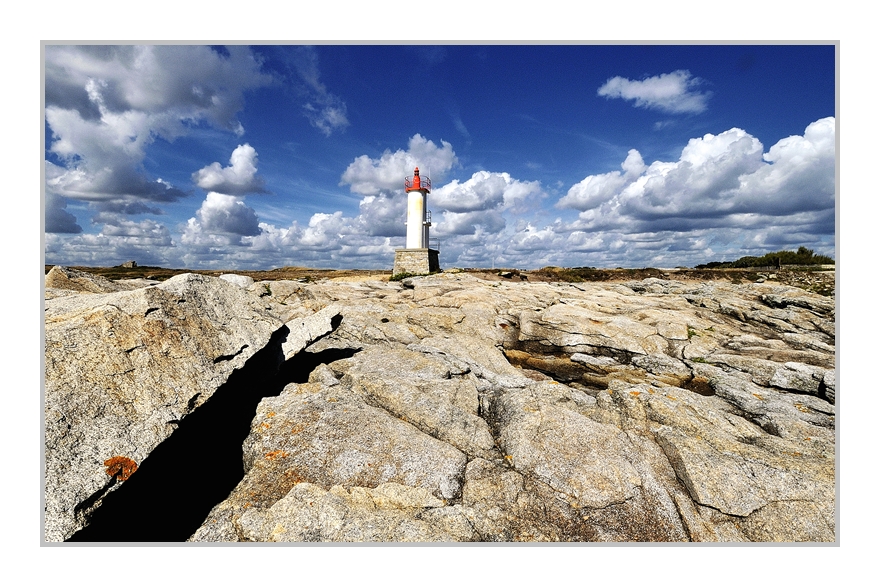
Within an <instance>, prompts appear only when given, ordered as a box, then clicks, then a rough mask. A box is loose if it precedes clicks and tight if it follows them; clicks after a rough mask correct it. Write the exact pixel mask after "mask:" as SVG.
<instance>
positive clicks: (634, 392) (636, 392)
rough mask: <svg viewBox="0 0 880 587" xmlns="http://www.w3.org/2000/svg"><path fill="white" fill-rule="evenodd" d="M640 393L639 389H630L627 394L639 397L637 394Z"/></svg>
mask: <svg viewBox="0 0 880 587" xmlns="http://www.w3.org/2000/svg"><path fill="white" fill-rule="evenodd" d="M641 393H642V392H641V391H631V392H629V394H630V395H631V396H633V397H639V395H640V394H641Z"/></svg>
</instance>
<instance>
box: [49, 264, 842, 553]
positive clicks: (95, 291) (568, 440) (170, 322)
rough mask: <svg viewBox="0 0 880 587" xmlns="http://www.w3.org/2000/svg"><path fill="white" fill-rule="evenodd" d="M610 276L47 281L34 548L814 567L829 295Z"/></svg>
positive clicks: (829, 351) (828, 452)
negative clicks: (590, 554) (367, 550)
mask: <svg viewBox="0 0 880 587" xmlns="http://www.w3.org/2000/svg"><path fill="white" fill-rule="evenodd" d="M634 277H636V278H637V279H633V280H628V281H627V280H623V281H620V280H617V281H592V282H580V283H571V282H569V283H563V282H553V281H550V280H547V281H539V280H537V279H533V278H527V279H522V278H520V277H519V275H514V274H511V275H506V276H505V275H498V274H497V273H494V272H493V273H492V274H491V275H482V276H477V275H474V274H470V273H466V272H461V273H444V274H438V275H434V276H430V277H423V278H409V279H406V280H403V281H402V282H388V281H387V278H385V279H375V280H371V279H370V278H369V277H366V278H364V279H352V280H348V281H346V280H335V281H334V280H328V279H319V280H317V281H313V282H310V283H304V282H300V281H294V280H275V281H258V282H253V280H252V279H251V278H250V277H246V276H240V275H239V276H223V277H221V278H216V277H211V276H204V275H192V274H189V275H178V276H176V277H173V278H171V279H169V280H167V281H165V282H162V283H161V284H159V283H158V282H150V281H144V280H131V281H125V280H122V281H108V280H105V279H102V278H100V277H96V276H94V275H89V274H85V273H81V272H78V271H75V270H70V269H63V268H55V269H53V270H52V271H50V272H49V273H48V274H47V275H46V300H47V301H46V320H45V329H46V361H45V365H46V391H45V400H46V412H45V414H46V416H45V417H46V433H45V436H46V438H45V443H46V449H45V456H46V495H45V503H46V512H45V539H46V540H47V541H63V540H102V541H113V540H165V541H174V540H190V541H197V542H199V541H282V542H304V541H391V542H404V541H614V542H622V541H676V542H677V541H735V542H748V541H775V542H780V541H781V542H799V541H808V542H834V541H835V540H836V534H835V498H836V496H835V399H836V392H837V389H836V377H835V304H834V299H833V297H828V296H823V295H820V294H817V293H813V292H811V291H807V288H805V286H804V284H799V286H798V287H796V286H794V285H788V284H786V283H783V281H784V280H782V279H781V276H780V275H775V274H774V275H773V276H772V277H771V275H769V274H768V275H766V276H759V277H758V278H757V279H755V280H754V281H753V280H751V279H749V280H739V281H740V283H732V282H730V281H726V280H712V281H709V280H685V279H674V278H673V276H672V275H669V276H668V277H664V276H663V275H662V274H661V275H660V276H658V277H644V276H642V275H635V276H634ZM831 277H832V278H833V274H831ZM820 279H822V278H820ZM824 279H825V281H823V282H822V284H824V285H825V286H827V277H826V278H824ZM789 282H790V283H793V282H792V281H791V279H789ZM831 290H832V291H833V282H832V284H831Z"/></svg>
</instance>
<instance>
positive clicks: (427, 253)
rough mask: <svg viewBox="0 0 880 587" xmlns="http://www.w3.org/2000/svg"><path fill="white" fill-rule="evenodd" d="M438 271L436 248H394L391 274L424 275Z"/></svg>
mask: <svg viewBox="0 0 880 587" xmlns="http://www.w3.org/2000/svg"><path fill="white" fill-rule="evenodd" d="M437 271H440V251H438V250H436V249H395V250H394V269H393V270H392V271H391V275H392V276H394V275H398V274H400V273H412V274H413V275H425V274H426V273H436V272H437Z"/></svg>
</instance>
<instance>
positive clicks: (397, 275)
mask: <svg viewBox="0 0 880 587" xmlns="http://www.w3.org/2000/svg"><path fill="white" fill-rule="evenodd" d="M422 275H424V274H423V273H407V272H406V271H402V272H400V273H395V274H394V275H392V276H391V277H389V278H388V281H401V280H403V279H406V278H407V277H421V276H422Z"/></svg>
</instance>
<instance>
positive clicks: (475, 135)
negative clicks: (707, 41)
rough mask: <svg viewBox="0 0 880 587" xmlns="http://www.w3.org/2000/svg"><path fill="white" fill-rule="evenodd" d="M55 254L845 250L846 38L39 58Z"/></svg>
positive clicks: (488, 262) (251, 262) (206, 260)
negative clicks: (839, 160)
mask: <svg viewBox="0 0 880 587" xmlns="http://www.w3.org/2000/svg"><path fill="white" fill-rule="evenodd" d="M44 57H45V104H44V105H45V120H46V122H45V146H46V150H45V186H44V189H45V196H44V202H45V214H44V217H45V245H44V246H45V250H44V254H45V260H46V262H47V263H59V264H70V265H116V264H119V263H121V262H124V261H127V260H132V259H134V260H136V261H138V263H140V264H146V265H162V266H166V267H189V268H229V269H233V268H237V269H251V268H252V269H267V268H272V267H280V266H284V265H301V266H312V267H331V268H341V267H360V268H390V267H391V264H392V262H393V257H394V249H395V248H398V247H401V246H403V243H404V235H405V225H404V220H405V218H404V214H405V205H404V202H405V194H404V191H403V178H404V176H406V175H410V174H411V173H412V168H413V167H414V166H415V165H418V166H419V167H420V168H421V170H422V172H423V174H426V173H430V175H431V178H432V180H433V186H434V190H433V191H432V193H431V194H430V195H429V196H428V207H429V209H431V210H432V213H433V214H432V218H433V224H434V225H433V227H432V234H431V236H432V238H435V239H437V241H438V242H439V247H440V250H441V255H440V259H441V266H443V267H452V266H459V267H465V266H484V267H488V266H492V265H493V264H494V265H495V266H506V267H520V268H536V267H541V266H545V265H563V266H595V267H617V266H622V267H645V266H654V267H674V266H678V265H683V266H693V265H695V264H698V263H704V262H707V261H711V260H725V259H727V260H730V259H735V258H738V257H740V256H743V255H760V254H763V253H765V252H769V251H775V250H778V249H781V248H788V249H794V248H797V247H798V246H802V245H803V246H807V247H810V248H812V249H814V250H815V251H816V252H817V253H824V254H828V255H831V256H836V255H835V247H834V242H835V219H834V213H835V208H834V207H835V158H836V154H835V144H836V138H835V135H836V120H835V118H834V117H835V47H834V46H833V45H829V44H826V45H776V46H772V45H719V46H711V45H679V46H676V45H447V46H427V45H416V46H407V45H367V46H362V45H335V46H334V45H317V46H298V45H284V46H269V45H261V46H225V47H223V46H216V47H215V46H211V47H209V46H200V45H180V46H173V45H171V46H168V45H166V46H109V45H103V46H91V47H84V46H75V45H58V46H54V45H47V46H46V47H45V53H44Z"/></svg>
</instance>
